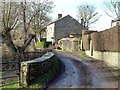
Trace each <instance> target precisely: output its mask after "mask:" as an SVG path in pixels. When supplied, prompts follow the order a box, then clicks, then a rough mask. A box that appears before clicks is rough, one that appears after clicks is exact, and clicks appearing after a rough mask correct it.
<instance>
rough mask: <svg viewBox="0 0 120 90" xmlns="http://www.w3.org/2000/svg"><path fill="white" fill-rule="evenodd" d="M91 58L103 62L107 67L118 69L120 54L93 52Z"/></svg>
mask: <svg viewBox="0 0 120 90" xmlns="http://www.w3.org/2000/svg"><path fill="white" fill-rule="evenodd" d="M93 57H94V58H96V59H100V60H103V61H104V62H105V63H106V64H107V65H108V66H112V67H119V68H120V64H119V62H120V52H100V51H94V52H93Z"/></svg>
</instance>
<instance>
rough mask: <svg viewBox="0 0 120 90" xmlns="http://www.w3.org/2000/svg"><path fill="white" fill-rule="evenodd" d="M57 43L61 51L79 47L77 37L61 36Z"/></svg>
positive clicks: (75, 49) (76, 49) (74, 49)
mask: <svg viewBox="0 0 120 90" xmlns="http://www.w3.org/2000/svg"><path fill="white" fill-rule="evenodd" d="M58 45H59V47H60V48H61V49H62V50H63V51H78V49H79V47H80V45H79V39H78V38H63V39H61V40H59V41H58Z"/></svg>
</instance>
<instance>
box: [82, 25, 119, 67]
mask: <svg viewBox="0 0 120 90" xmlns="http://www.w3.org/2000/svg"><path fill="white" fill-rule="evenodd" d="M82 35H83V36H82V41H83V49H84V50H85V52H86V54H87V55H89V56H91V57H93V58H96V59H99V60H103V61H105V63H106V64H107V65H108V66H112V67H119V64H118V62H120V61H119V60H120V59H119V58H120V26H114V27H112V28H110V29H106V30H104V31H101V32H86V31H83V33H82Z"/></svg>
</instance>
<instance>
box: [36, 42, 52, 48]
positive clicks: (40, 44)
mask: <svg viewBox="0 0 120 90" xmlns="http://www.w3.org/2000/svg"><path fill="white" fill-rule="evenodd" d="M51 44H52V42H44V41H42V42H37V43H36V46H37V47H40V48H48V47H49V46H50V45H51Z"/></svg>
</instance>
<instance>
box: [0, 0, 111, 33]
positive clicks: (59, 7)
mask: <svg viewBox="0 0 120 90" xmlns="http://www.w3.org/2000/svg"><path fill="white" fill-rule="evenodd" d="M0 1H1V0H0ZM5 1H11V0H5ZM13 1H15V2H19V1H22V0H13ZM28 1H35V0H27V2H28ZM52 1H53V2H54V5H55V7H54V8H53V13H51V14H50V16H51V17H52V19H53V20H55V19H57V16H58V14H62V15H63V17H64V16H66V15H68V14H69V15H70V16H72V17H73V18H75V19H77V17H76V16H77V7H78V6H79V5H81V4H84V3H88V4H89V3H90V4H93V5H94V6H95V7H97V11H98V12H99V14H100V15H102V16H101V17H100V19H99V21H97V22H96V23H95V24H93V25H92V26H91V27H90V29H91V30H98V31H102V30H105V29H108V28H110V27H111V20H112V19H113V18H110V17H109V16H107V15H106V14H105V12H104V10H105V5H104V3H103V2H104V1H107V0H52Z"/></svg>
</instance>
